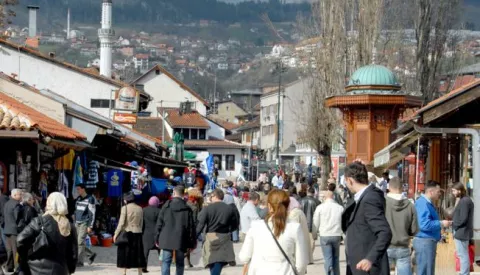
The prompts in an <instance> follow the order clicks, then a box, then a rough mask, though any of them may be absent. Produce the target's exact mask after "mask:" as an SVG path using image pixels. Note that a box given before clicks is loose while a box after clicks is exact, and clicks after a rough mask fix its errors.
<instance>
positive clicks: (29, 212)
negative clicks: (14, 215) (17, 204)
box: [18, 204, 38, 232]
mask: <svg viewBox="0 0 480 275" xmlns="http://www.w3.org/2000/svg"><path fill="white" fill-rule="evenodd" d="M21 215H22V217H21V219H20V221H19V223H18V232H22V230H23V229H24V228H25V227H26V226H27V225H29V224H30V222H31V221H32V220H33V219H35V218H36V217H38V212H37V209H35V207H33V206H31V205H29V204H25V205H23V207H22V214H21Z"/></svg>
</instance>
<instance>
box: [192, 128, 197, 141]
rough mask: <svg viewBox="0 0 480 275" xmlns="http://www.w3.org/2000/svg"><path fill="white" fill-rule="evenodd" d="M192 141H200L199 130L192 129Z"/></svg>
mask: <svg viewBox="0 0 480 275" xmlns="http://www.w3.org/2000/svg"><path fill="white" fill-rule="evenodd" d="M190 139H198V129H190Z"/></svg>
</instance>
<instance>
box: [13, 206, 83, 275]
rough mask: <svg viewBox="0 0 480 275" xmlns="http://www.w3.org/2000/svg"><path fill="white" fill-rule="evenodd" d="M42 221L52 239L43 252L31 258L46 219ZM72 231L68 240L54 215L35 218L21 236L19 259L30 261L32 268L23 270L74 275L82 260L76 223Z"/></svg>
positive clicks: (18, 238) (34, 274)
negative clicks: (80, 258)
mask: <svg viewBox="0 0 480 275" xmlns="http://www.w3.org/2000/svg"><path fill="white" fill-rule="evenodd" d="M40 219H43V231H44V232H45V234H46V235H47V237H48V243H49V245H48V247H46V248H45V250H42V251H41V253H36V254H35V255H29V254H31V249H32V246H33V243H34V242H35V239H36V237H37V236H38V235H39V234H40V232H41V230H42V220H40ZM70 228H71V231H70V235H69V236H68V237H64V236H62V235H61V234H60V231H59V229H58V224H57V222H56V221H55V219H53V217H52V216H49V215H47V216H41V217H38V218H35V219H33V221H32V222H31V223H30V224H29V225H27V227H25V229H24V230H23V231H22V233H20V234H19V235H18V237H17V246H18V253H19V256H20V258H22V259H28V266H22V270H26V269H29V272H30V273H31V274H32V275H51V274H55V275H70V274H72V273H74V272H75V267H76V265H77V259H78V244H77V232H76V231H75V226H74V225H73V224H71V225H70ZM27 272H28V271H27ZM27 274H28V273H27Z"/></svg>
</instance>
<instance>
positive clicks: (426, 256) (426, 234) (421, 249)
mask: <svg viewBox="0 0 480 275" xmlns="http://www.w3.org/2000/svg"><path fill="white" fill-rule="evenodd" d="M439 198H440V184H439V183H438V182H436V181H428V182H427V183H426V184H425V194H422V195H421V196H420V198H418V200H417V201H416V202H415V209H416V210H417V219H418V226H419V232H418V234H417V235H416V236H415V238H414V239H413V249H414V250H415V258H416V263H417V273H416V274H417V275H435V259H436V254H437V243H438V241H440V240H441V238H442V237H441V230H442V226H443V227H449V226H450V225H451V222H450V221H445V220H444V221H440V219H439V217H438V214H437V211H436V210H435V206H434V205H433V204H432V203H433V202H435V201H437V200H438V199H439Z"/></svg>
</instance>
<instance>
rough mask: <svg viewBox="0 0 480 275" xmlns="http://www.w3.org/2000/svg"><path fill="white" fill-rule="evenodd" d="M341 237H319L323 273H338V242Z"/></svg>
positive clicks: (338, 274) (328, 274)
mask: <svg viewBox="0 0 480 275" xmlns="http://www.w3.org/2000/svg"><path fill="white" fill-rule="evenodd" d="M341 241H342V237H340V236H338V237H321V236H320V246H321V248H322V253H323V260H324V262H325V263H324V264H323V266H324V267H325V274H327V275H340V258H339V255H340V242H341Z"/></svg>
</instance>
